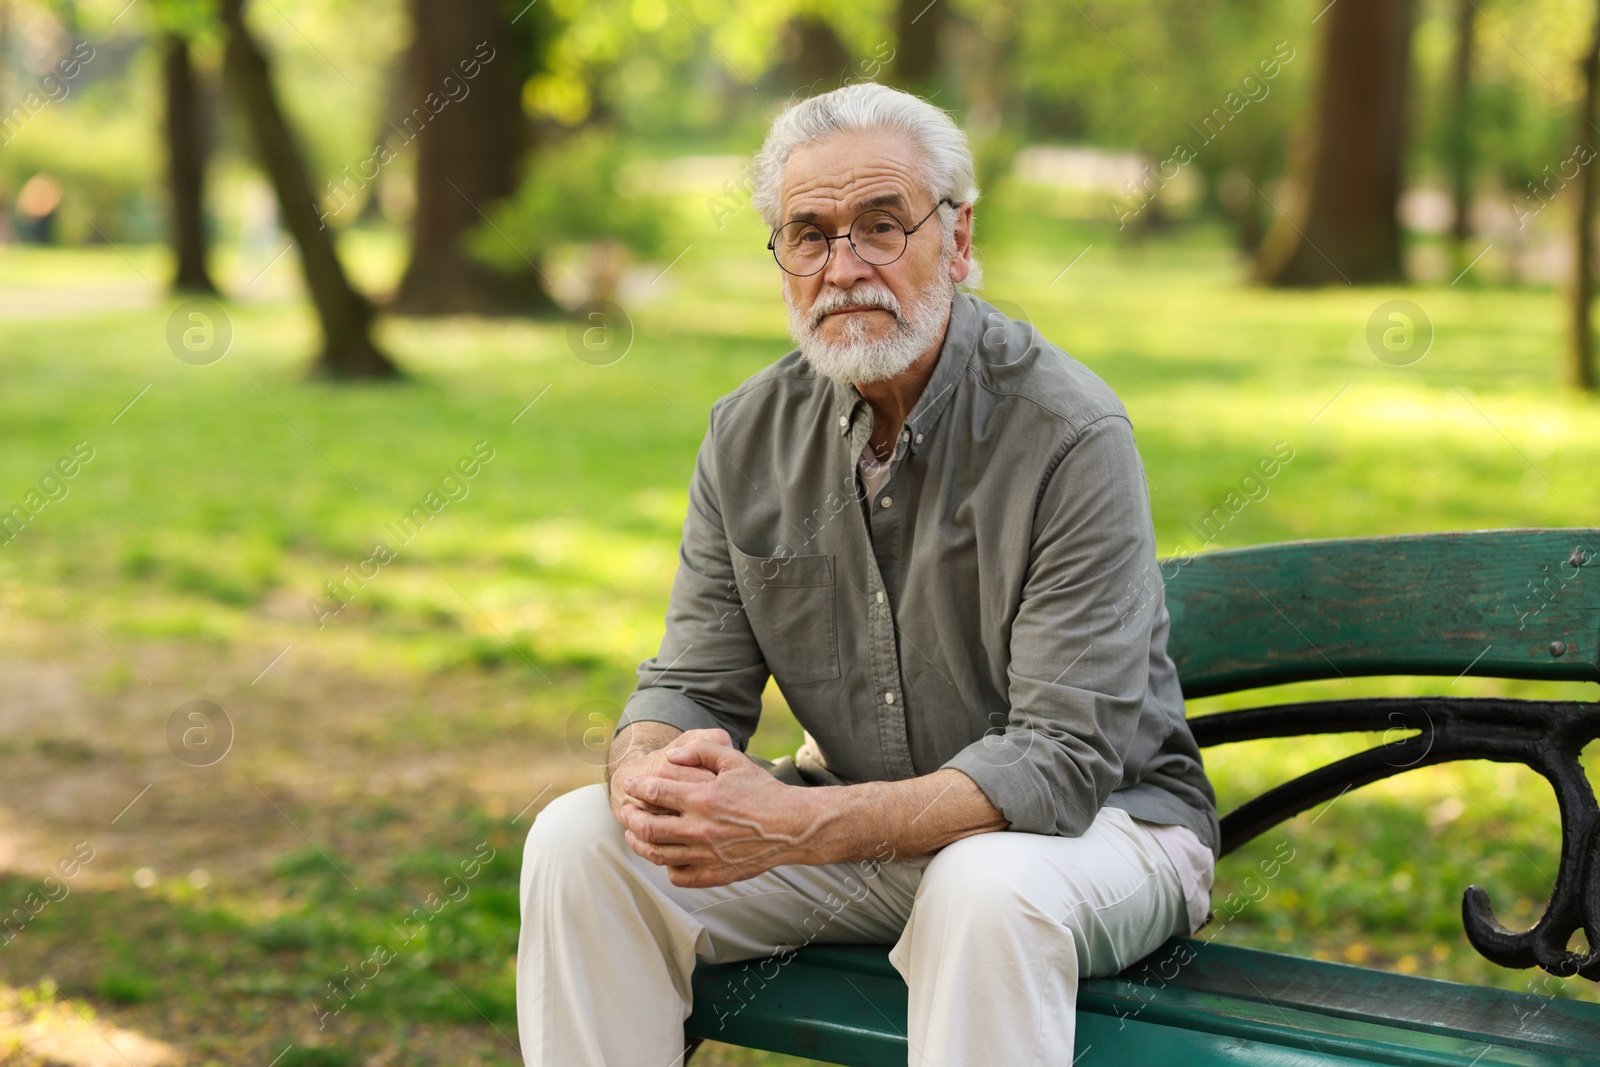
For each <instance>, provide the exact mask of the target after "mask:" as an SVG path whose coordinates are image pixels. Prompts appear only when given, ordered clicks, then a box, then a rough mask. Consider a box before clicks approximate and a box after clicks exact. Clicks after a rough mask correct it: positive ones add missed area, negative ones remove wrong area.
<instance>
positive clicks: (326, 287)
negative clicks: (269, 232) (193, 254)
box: [222, 0, 399, 378]
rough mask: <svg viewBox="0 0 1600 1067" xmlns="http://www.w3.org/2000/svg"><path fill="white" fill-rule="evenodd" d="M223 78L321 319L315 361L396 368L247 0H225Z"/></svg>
mask: <svg viewBox="0 0 1600 1067" xmlns="http://www.w3.org/2000/svg"><path fill="white" fill-rule="evenodd" d="M222 22H223V26H224V27H225V28H226V30H227V38H228V39H227V52H226V58H225V61H224V62H225V66H226V68H227V72H228V78H229V81H230V83H231V85H232V88H233V91H234V94H235V96H236V97H237V98H238V100H239V104H240V106H241V107H242V108H243V109H244V113H245V118H246V120H247V122H248V124H249V126H250V132H251V135H252V137H253V138H254V140H255V143H256V152H257V154H258V155H259V156H260V157H261V166H262V167H263V169H265V170H266V172H267V177H268V178H269V179H270V180H271V182H272V188H273V190H274V191H275V192H276V193H277V197H278V211H279V213H280V214H281V216H282V218H283V222H284V225H285V226H286V227H288V230H289V233H290V234H291V235H292V236H293V237H294V242H295V244H296V245H298V246H299V248H300V262H301V265H302V269H303V270H304V271H305V278H306V288H307V289H308V290H309V291H310V293H311V302H312V303H313V304H314V305H315V306H316V309H317V318H318V320H319V321H320V322H321V324H322V353H321V355H320V356H319V357H318V359H317V365H316V369H317V371H318V372H319V373H321V374H326V375H328V376H330V377H335V378H392V377H395V376H397V375H398V374H399V371H398V370H397V369H396V367H395V365H394V364H393V363H392V362H390V360H389V357H387V356H385V355H384V354H383V353H382V352H381V351H379V350H378V348H377V346H376V345H374V344H373V343H372V335H371V328H372V305H371V304H370V303H368V302H367V299H366V297H364V296H362V295H361V294H360V293H358V292H356V290H355V289H354V288H352V287H351V285H350V281H349V279H348V278H346V277H345V273H344V268H343V267H342V266H340V264H339V257H338V254H337V253H336V252H335V251H334V247H333V234H332V232H331V231H329V230H328V229H327V228H326V227H325V226H324V225H323V223H322V220H321V219H320V218H319V213H318V207H317V200H316V195H315V194H314V193H313V192H312V190H311V178H310V176H309V174H308V172H307V170H306V163H305V158H304V157H303V156H302V155H301V154H300V146H299V144H298V143H297V142H296V141H295V138H294V132H293V131H292V130H291V129H290V128H289V121H288V118H287V116H286V115H285V114H284V112H283V108H282V107H281V106H280V105H279V103H278V96H277V92H276V91H275V90H274V88H273V85H272V73H271V70H270V69H269V68H268V65H267V57H266V55H265V53H263V52H262V50H261V47H260V45H258V44H257V43H256V40H255V38H254V37H253V36H251V34H250V30H249V28H248V27H247V26H246V25H245V22H244V0H222Z"/></svg>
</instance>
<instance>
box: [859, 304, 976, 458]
mask: <svg viewBox="0 0 1600 1067" xmlns="http://www.w3.org/2000/svg"><path fill="white" fill-rule="evenodd" d="M979 325H980V318H979V315H978V307H977V299H976V298H975V297H973V296H972V295H971V294H969V293H966V292H963V291H962V290H960V289H958V290H956V292H955V295H954V296H953V297H952V298H951V301H950V323H949V325H948V326H946V327H945V334H944V344H943V345H942V346H941V347H940V349H939V359H938V362H937V363H935V364H934V367H933V374H932V375H931V376H930V377H929V378H928V384H927V386H925V387H924V388H923V390H922V395H921V396H919V397H918V398H917V402H916V404H915V405H913V406H912V408H911V414H909V415H907V416H906V424H905V429H906V430H907V431H909V432H910V437H909V438H908V440H907V444H908V445H909V447H910V449H911V451H913V452H915V451H917V449H918V448H920V447H921V446H922V445H923V443H924V439H925V438H927V436H928V435H929V434H930V433H932V431H933V427H934V424H935V423H937V422H938V421H939V416H940V415H941V414H943V412H944V409H945V405H947V404H948V403H949V402H950V397H951V394H953V393H954V392H955V390H956V386H957V385H958V384H959V383H960V381H961V378H962V376H963V375H964V374H965V373H966V370H967V367H968V365H969V364H970V363H971V362H972V354H973V352H974V351H976V350H977V347H978V335H979V328H978V327H979ZM833 391H834V400H835V402H834V407H835V409H836V411H837V413H838V414H837V415H836V416H835V418H834V421H835V422H836V423H837V424H838V427H839V434H840V436H845V435H847V434H849V433H850V429H851V427H852V426H854V425H855V421H856V418H857V416H858V415H859V413H861V412H863V411H870V410H871V405H869V404H868V403H867V400H866V398H865V397H863V396H862V395H861V393H860V391H858V390H857V389H856V387H855V386H854V385H852V384H851V383H849V382H834V383H833Z"/></svg>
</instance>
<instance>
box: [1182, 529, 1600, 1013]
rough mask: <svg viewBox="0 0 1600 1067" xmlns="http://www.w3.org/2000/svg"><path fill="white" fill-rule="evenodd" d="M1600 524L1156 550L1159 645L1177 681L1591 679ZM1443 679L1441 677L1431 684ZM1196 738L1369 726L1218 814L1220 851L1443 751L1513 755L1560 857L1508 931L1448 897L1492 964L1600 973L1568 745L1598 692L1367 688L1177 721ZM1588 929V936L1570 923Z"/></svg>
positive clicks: (1190, 688) (1599, 615)
mask: <svg viewBox="0 0 1600 1067" xmlns="http://www.w3.org/2000/svg"><path fill="white" fill-rule="evenodd" d="M1597 554H1600V530H1594V529H1567V530H1485V531H1477V532H1469V533H1442V534H1419V535H1411V536H1404V537H1374V538H1363V539H1359V540H1348V541H1298V542H1289V543H1286V544H1275V545H1263V546H1260V547H1257V548H1246V549H1237V550H1233V551H1222V552H1208V553H1205V554H1203V555H1200V556H1195V557H1190V558H1188V559H1187V560H1185V561H1182V562H1180V561H1178V560H1167V561H1164V563H1163V568H1164V569H1163V574H1164V576H1165V577H1166V579H1167V580H1166V593H1167V602H1168V608H1169V610H1170V611H1171V613H1172V634H1171V638H1170V641H1169V650H1170V652H1171V654H1172V657H1173V659H1174V661H1175V662H1176V663H1177V665H1178V675H1179V678H1180V679H1181V681H1182V683H1183V691H1184V694H1185V695H1186V696H1188V697H1197V696H1204V695H1207V694H1212V693H1228V692H1236V691H1238V690H1242V689H1251V688H1256V687H1259V686H1267V685H1275V684H1279V683H1283V682H1294V681H1304V680H1309V679H1323V678H1338V677H1350V676H1354V675H1374V674H1386V675H1435V676H1450V677H1460V676H1461V675H1464V674H1474V675H1487V676H1491V677H1499V678H1538V679H1548V680H1566V681H1587V682H1600V555H1597ZM1444 688H1448V687H1444ZM1189 722H1190V728H1191V729H1192V730H1193V732H1194V736H1195V740H1196V741H1197V742H1198V743H1199V744H1200V745H1201V746H1202V747H1206V746H1211V745H1220V744H1227V743H1230V742H1234V741H1248V740H1255V739H1258V738H1268V737H1297V736H1304V735H1308V734H1331V733H1351V732H1357V731H1372V732H1377V731H1382V732H1383V740H1382V742H1381V743H1379V744H1376V745H1374V746H1373V747H1372V748H1369V749H1367V750H1366V751H1364V752H1359V753H1356V754H1355V755H1352V756H1347V757H1345V758H1344V759H1341V760H1337V761H1335V762H1334V763H1331V764H1328V765H1327V766H1325V767H1320V768H1318V769H1316V770H1314V771H1312V772H1311V773H1309V774H1304V775H1301V776H1300V777H1298V778H1295V779H1293V780H1291V781H1288V782H1285V783H1283V784H1281V785H1278V786H1275V787H1274V788H1272V789H1270V790H1268V791H1267V792H1265V793H1263V794H1262V795H1261V796H1258V797H1255V798H1254V799H1252V800H1249V801H1246V802H1245V803H1244V804H1241V805H1239V807H1237V808H1235V809H1233V810H1232V811H1230V812H1228V813H1227V814H1225V815H1223V817H1222V843H1221V851H1222V853H1223V854H1224V855H1226V854H1227V853H1229V852H1231V851H1233V850H1234V849H1236V848H1238V847H1240V846H1241V845H1243V844H1244V843H1246V842H1248V841H1249V840H1251V839H1252V838H1254V837H1256V836H1257V835H1259V834H1261V833H1263V832H1264V831H1265V830H1267V829H1268V828H1270V827H1272V826H1275V825H1277V824H1278V823H1280V822H1283V821H1284V820H1285V819H1288V818H1290V817H1291V816H1293V815H1296V814H1298V813H1300V812H1302V811H1306V810H1308V809H1310V808H1311V807H1313V806H1315V805H1318V804H1322V803H1325V802H1330V801H1331V800H1332V799H1333V798H1335V797H1337V796H1339V795H1341V794H1342V793H1344V792H1345V791H1346V790H1349V789H1353V788H1357V787H1359V786H1362V785H1367V784H1369V783H1372V782H1375V781H1378V780H1380V779H1383V778H1387V777H1390V776H1392V775H1395V774H1400V773H1403V772H1405V771H1408V770H1411V769H1413V768H1416V767H1422V766H1427V765H1430V764H1436V763H1444V762H1448V761H1451V760H1463V759H1488V760H1498V761H1502V762H1510V763H1521V764H1524V765H1526V766H1528V767H1530V768H1532V769H1533V770H1535V771H1537V772H1538V773H1539V774H1541V775H1543V776H1544V777H1545V778H1546V779H1547V780H1548V781H1549V782H1550V784H1551V787H1552V788H1553V789H1554V790H1555V793H1556V800H1557V803H1558V805H1559V807H1560V811H1561V827H1562V843H1561V863H1560V869H1559V871H1558V873H1557V876H1556V882H1555V886H1554V887H1553V889H1552V891H1551V896H1550V903H1549V905H1548V906H1547V907H1546V909H1545V914H1544V916H1543V917H1542V918H1541V919H1540V920H1539V922H1538V923H1536V924H1535V925H1534V926H1533V927H1532V928H1531V929H1528V930H1524V931H1520V932H1518V931H1513V930H1510V929H1508V928H1506V927H1505V926H1504V925H1503V924H1501V923H1500V922H1499V921H1498V920H1497V919H1496V918H1495V916H1494V913H1493V910H1492V909H1491V907H1490V903H1489V896H1488V894H1487V893H1486V892H1485V891H1484V890H1483V889H1481V888H1479V887H1478V886H1469V887H1468V888H1467V891H1466V894H1465V896H1464V898H1463V900H1462V918H1463V921H1464V925H1465V927H1466V934H1467V939H1468V940H1469V941H1470V942H1471V943H1472V945H1473V947H1475V948H1476V949H1477V950H1478V951H1479V952H1480V953H1482V954H1483V955H1484V956H1486V957H1488V958H1489V959H1491V960H1493V961H1494V962H1496V963H1499V964H1501V965H1502V966H1505V967H1518V968H1521V967H1533V966H1539V967H1543V968H1544V969H1545V970H1547V971H1550V972H1551V973H1553V974H1561V975H1572V974H1581V975H1583V976H1584V977H1586V978H1589V979H1592V980H1595V981H1600V906H1597V905H1596V904H1595V903H1594V902H1596V901H1600V806H1597V804H1596V801H1595V795H1594V789H1593V787H1592V786H1591V785H1590V783H1589V779H1588V776H1587V775H1586V774H1585V771H1584V768H1583V765H1582V762H1581V758H1580V754H1581V751H1582V749H1583V747H1584V746H1585V745H1586V744H1588V743H1589V742H1590V741H1593V740H1595V739H1596V738H1600V703H1591V702H1586V701H1583V702H1581V701H1576V700H1564V701H1560V700H1512V699H1505V698H1496V697H1479V698H1468V697H1458V696H1449V695H1445V696H1436V697H1366V698H1357V699H1332V700H1321V701H1301V702H1293V703H1282V704H1277V705H1274V706H1267V707H1257V708H1247V709H1244V710H1238V711H1224V712H1219V713H1216V714H1213V715H1202V716H1198V717H1195V718H1191V719H1190V720H1189ZM1579 930H1583V931H1585V933H1586V935H1587V938H1588V941H1589V944H1590V946H1591V947H1590V948H1589V949H1588V951H1586V952H1582V953H1577V952H1573V951H1570V950H1569V948H1568V944H1569V939H1570V938H1571V937H1572V935H1573V934H1574V933H1575V932H1576V931H1579Z"/></svg>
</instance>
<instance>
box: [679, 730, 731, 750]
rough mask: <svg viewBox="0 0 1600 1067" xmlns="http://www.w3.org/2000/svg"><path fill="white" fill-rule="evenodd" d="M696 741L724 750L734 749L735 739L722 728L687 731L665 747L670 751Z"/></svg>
mask: <svg viewBox="0 0 1600 1067" xmlns="http://www.w3.org/2000/svg"><path fill="white" fill-rule="evenodd" d="M696 741H709V742H711V743H712V744H714V745H721V746H722V747H724V748H732V747H733V738H732V737H730V736H729V735H728V731H726V730H724V729H722V728H721V727H714V728H712V729H709V730H685V731H684V732H683V733H681V734H679V735H678V736H677V737H674V738H673V739H672V740H671V741H670V742H668V743H667V745H666V746H665V747H666V748H668V749H672V748H681V747H683V746H684V745H690V744H693V743H694V742H696Z"/></svg>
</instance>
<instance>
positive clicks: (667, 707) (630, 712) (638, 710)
mask: <svg viewBox="0 0 1600 1067" xmlns="http://www.w3.org/2000/svg"><path fill="white" fill-rule="evenodd" d="M636 722H664V723H666V724H667V725H668V726H676V727H677V728H678V729H680V730H683V731H684V732H685V733H687V732H688V731H690V730H727V731H728V736H729V737H731V738H732V739H733V744H734V747H736V748H737V749H738V750H739V751H741V752H743V751H744V747H745V744H746V742H748V741H749V738H747V737H740V736H739V734H738V733H737V732H735V731H733V730H729V729H728V725H727V724H726V723H723V722H718V721H717V717H716V716H715V715H713V714H711V712H709V711H707V710H706V709H705V708H703V707H701V706H700V705H699V704H697V703H695V701H694V700H693V699H691V698H689V697H687V696H685V695H684V694H682V693H680V692H678V691H677V690H676V689H637V690H635V691H634V692H633V694H632V695H631V696H629V697H628V701H627V703H626V704H625V705H623V708H622V717H621V718H619V719H618V720H617V726H616V729H615V730H612V731H611V736H612V737H616V736H617V734H618V733H619V732H620V731H621V730H622V728H623V727H624V726H628V725H631V724H633V723H636Z"/></svg>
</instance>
